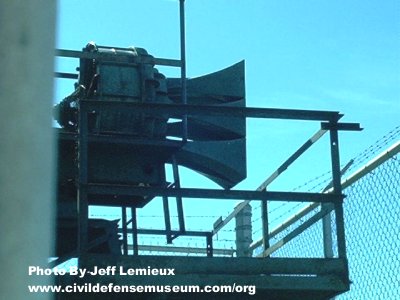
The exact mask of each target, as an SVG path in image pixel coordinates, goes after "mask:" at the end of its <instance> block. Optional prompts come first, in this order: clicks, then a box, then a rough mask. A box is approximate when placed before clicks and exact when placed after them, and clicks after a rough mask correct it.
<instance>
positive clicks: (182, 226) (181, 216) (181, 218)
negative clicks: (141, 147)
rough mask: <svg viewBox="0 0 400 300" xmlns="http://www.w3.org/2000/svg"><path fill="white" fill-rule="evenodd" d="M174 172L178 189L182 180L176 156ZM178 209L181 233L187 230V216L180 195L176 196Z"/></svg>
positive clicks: (173, 160) (173, 165)
mask: <svg viewBox="0 0 400 300" xmlns="http://www.w3.org/2000/svg"><path fill="white" fill-rule="evenodd" d="M172 173H173V175H174V184H175V188H177V189H179V188H181V181H180V178H179V169H178V164H177V163H176V159H175V156H174V157H173V158H172ZM176 210H177V212H178V222H179V231H180V232H181V233H184V232H185V231H186V229H185V217H184V213H183V203H182V197H180V196H177V197H176Z"/></svg>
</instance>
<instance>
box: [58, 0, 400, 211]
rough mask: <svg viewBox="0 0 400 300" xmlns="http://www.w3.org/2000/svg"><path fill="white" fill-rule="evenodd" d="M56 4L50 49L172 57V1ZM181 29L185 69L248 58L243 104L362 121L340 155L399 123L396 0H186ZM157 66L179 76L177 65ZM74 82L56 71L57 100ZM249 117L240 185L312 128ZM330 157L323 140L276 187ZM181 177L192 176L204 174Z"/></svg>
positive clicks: (310, 172)
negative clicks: (133, 49)
mask: <svg viewBox="0 0 400 300" xmlns="http://www.w3.org/2000/svg"><path fill="white" fill-rule="evenodd" d="M58 3H59V5H58V21H57V22H58V29H57V45H56V46H57V48H63V49H73V50H79V49H81V48H82V47H83V46H85V45H86V43H87V42H88V41H95V42H96V43H98V44H100V45H108V46H119V47H127V46H132V45H133V46H139V47H143V48H146V49H147V50H148V52H149V53H151V54H152V55H154V56H156V57H164V58H179V14H178V12H179V10H178V1H170V0H147V1H134V0H120V1H111V0H103V1H95V0H85V1H79V0H59V1H58ZM186 33H187V37H186V42H187V74H188V76H189V77H195V76H199V75H204V74H206V73H210V72H213V71H216V70H219V69H222V68H224V67H227V66H229V65H231V64H234V63H236V62H238V61H240V60H242V59H245V61H246V97H247V105H248V106H252V107H279V108H298V109H315V110H335V111H340V112H341V113H344V114H345V117H344V119H343V121H346V122H360V123H361V125H362V127H364V128H365V130H364V131H363V132H361V133H354V132H350V133H347V132H346V133H343V134H341V150H342V162H343V163H345V162H347V161H348V160H349V159H350V158H352V157H354V156H355V155H356V154H358V153H359V152H361V151H362V150H363V149H365V148H366V147H367V146H369V145H370V144H372V143H373V142H374V141H375V140H377V139H378V138H379V137H380V136H382V135H384V134H385V133H387V132H388V131H389V130H391V129H392V128H394V127H395V126H397V125H399V123H400V122H399V113H400V2H399V1H395V0H385V1H378V0H370V1H361V0H349V1H344V0H335V1H322V0H319V1H318V0H304V1H296V0H292V1H290V0H271V1H268V0H251V1H249V0H247V1H245V0H212V1H211V0H208V1H207V0H186ZM64 61H68V62H60V61H57V70H58V71H70V72H72V71H73V70H74V68H75V67H76V66H77V64H76V63H75V62H70V61H69V60H65V59H64ZM161 71H162V72H163V73H164V74H166V75H167V76H179V70H178V69H171V68H161ZM72 88H73V85H72V82H71V81H67V80H57V85H56V91H55V99H56V100H55V101H59V100H61V99H62V98H63V97H65V96H66V95H68V94H69V93H70V92H71V91H72ZM248 124H249V126H248V155H249V157H248V172H249V175H248V179H247V180H245V181H244V182H243V183H241V184H240V185H239V187H241V188H246V189H255V188H256V187H257V185H258V184H259V183H261V182H262V181H263V180H264V179H265V178H266V177H267V176H268V175H269V174H270V173H271V172H273V171H274V169H275V168H276V167H277V166H279V164H280V163H281V162H283V160H284V159H286V158H287V157H288V156H289V155H290V154H291V153H293V152H294V151H295V150H296V149H297V147H298V146H300V145H301V144H302V143H303V142H305V140H306V139H308V138H309V137H310V136H311V135H312V134H313V133H315V132H316V131H317V130H318V127H319V126H318V123H307V122H281V121H279V122H272V121H259V120H257V121H249V123H248ZM322 144H325V145H327V140H325V141H322ZM322 152H323V154H324V155H321V153H322ZM306 158H307V159H306ZM328 158H329V153H328V152H327V149H326V146H324V145H321V146H317V147H316V148H315V149H314V150H313V152H310V154H309V155H307V156H306V157H305V159H306V160H305V161H304V162H299V165H298V167H299V169H298V170H299V171H298V172H299V173H293V174H291V173H290V174H288V175H285V176H284V177H283V178H282V179H283V180H282V181H280V182H279V183H277V184H276V186H275V185H274V187H276V188H277V189H280V188H288V187H295V186H296V185H297V184H299V183H301V182H304V181H306V180H307V179H309V178H313V177H315V176H317V175H318V174H320V173H321V172H324V171H326V170H328V169H329V163H327V162H326V160H327V159H328ZM188 178H189V179H188V181H187V184H189V185H190V184H192V183H193V182H194V181H195V182H196V183H200V182H202V179H201V178H196V179H195V180H194V181H193V179H191V177H190V176H188ZM185 180H186V179H185V176H183V181H184V183H186V181H185ZM204 184H205V185H207V186H208V185H211V183H209V182H208V181H204ZM230 207H231V206H230Z"/></svg>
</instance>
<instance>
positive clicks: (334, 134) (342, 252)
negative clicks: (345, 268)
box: [330, 122, 346, 258]
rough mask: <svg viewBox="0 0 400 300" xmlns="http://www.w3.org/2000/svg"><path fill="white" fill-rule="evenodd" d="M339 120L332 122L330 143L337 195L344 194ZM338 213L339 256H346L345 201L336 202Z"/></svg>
mask: <svg viewBox="0 0 400 300" xmlns="http://www.w3.org/2000/svg"><path fill="white" fill-rule="evenodd" d="M336 124H337V122H331V129H330V143H331V145H330V146H331V157H332V183H333V192H334V193H335V194H337V195H341V194H342V184H341V171H340V156H339V136H338V130H337V129H336V128H335V126H336ZM335 215H336V236H337V244H338V256H339V258H346V238H345V229H344V215H343V203H342V202H341V203H335Z"/></svg>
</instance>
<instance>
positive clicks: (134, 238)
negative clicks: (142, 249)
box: [131, 207, 139, 255]
mask: <svg viewBox="0 0 400 300" xmlns="http://www.w3.org/2000/svg"><path fill="white" fill-rule="evenodd" d="M131 215H132V216H131V217H132V244H133V255H139V241H138V227H137V214H136V207H131Z"/></svg>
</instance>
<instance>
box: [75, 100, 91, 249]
mask: <svg viewBox="0 0 400 300" xmlns="http://www.w3.org/2000/svg"><path fill="white" fill-rule="evenodd" d="M87 183H88V111H87V109H86V107H85V105H84V104H83V103H82V101H80V102H79V107H78V184H77V185H78V192H77V193H78V195H77V196H78V197H77V198H78V203H77V205H78V253H79V255H82V254H85V253H86V251H87V250H88V249H87V248H88V242H89V238H88V196H87Z"/></svg>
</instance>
